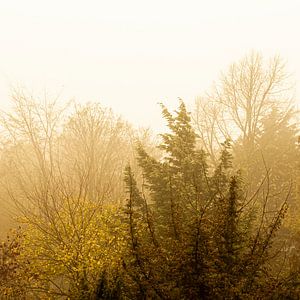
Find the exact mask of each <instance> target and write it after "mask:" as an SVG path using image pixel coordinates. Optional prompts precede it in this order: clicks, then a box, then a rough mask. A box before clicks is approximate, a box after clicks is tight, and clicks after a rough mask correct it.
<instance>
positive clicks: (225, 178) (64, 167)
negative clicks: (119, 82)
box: [0, 52, 300, 300]
mask: <svg viewBox="0 0 300 300" xmlns="http://www.w3.org/2000/svg"><path fill="white" fill-rule="evenodd" d="M293 91H294V90H293V84H292V79H291V77H290V76H289V74H288V72H287V70H286V66H285V63H284V62H283V60H282V59H281V58H280V57H273V58H264V57H263V56H262V55H260V54H259V53H256V52H252V53H250V54H248V55H246V56H245V57H244V58H242V59H241V60H238V61H237V62H236V63H233V64H232V65H231V66H229V68H228V69H227V70H226V71H224V72H223V73H222V74H221V76H220V78H219V80H218V81H217V82H216V83H214V84H213V87H212V88H211V90H210V91H209V92H207V93H206V94H205V95H204V96H201V97H198V98H196V100H195V103H194V104H193V105H187V104H185V102H184V100H182V99H179V101H178V108H177V110H176V111H174V112H172V111H170V110H169V109H168V107H167V106H166V105H164V104H160V105H161V111H162V117H163V118H164V120H165V123H166V129H165V133H162V134H160V135H159V136H155V135H154V134H153V133H152V131H151V130H150V129H136V128H135V127H134V126H133V125H131V124H130V123H129V122H128V121H126V120H124V119H123V118H121V117H119V116H118V115H116V114H115V113H114V112H113V111H112V110H111V109H109V108H105V107H103V106H102V105H101V104H99V103H90V104H86V105H79V104H77V103H74V102H71V103H68V104H65V105H64V106H63V105H61V103H60V102H59V101H58V100H55V99H54V100H53V99H47V97H44V98H39V99H37V98H35V97H33V96H31V95H30V94H28V93H26V91H24V90H22V89H14V90H13V91H12V95H11V98H12V105H13V110H12V111H11V112H1V113H0V127H1V135H0V145H1V147H0V239H1V242H0V299H72V300H73V299H74V300H75V299H78V300H79V299H83V300H84V299H91V300H92V299H95V300H96V299H300V152H299V150H300V148H299V147H300V139H299V121H298V120H299V119H298V118H299V111H298V110H297V102H296V100H295V99H294V94H293ZM133 109H134V108H133Z"/></svg>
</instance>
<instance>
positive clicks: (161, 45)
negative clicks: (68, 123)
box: [0, 0, 300, 128]
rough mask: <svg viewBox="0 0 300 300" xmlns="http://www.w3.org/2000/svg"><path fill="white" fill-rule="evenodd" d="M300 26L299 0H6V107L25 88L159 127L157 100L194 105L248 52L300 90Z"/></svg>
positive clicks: (2, 77)
mask: <svg viewBox="0 0 300 300" xmlns="http://www.w3.org/2000/svg"><path fill="white" fill-rule="evenodd" d="M299 29H300V0H282V1H277V0H260V1H259V0H247V1H246V0H239V1H238V0H207V1H202V0H198V1H189V0H185V1H176V0H159V1H157V0H152V1H143V0H128V1H127V0H126V1H125V0H123V1H122V0H119V1H113V0H106V1H102V0H98V1H91V0H85V1H79V0H72V1H69V0H47V1H46V0H26V1H25V0H18V1H17V0H0V39H1V46H0V109H6V108H7V103H8V99H9V93H10V87H11V86H16V85H18V86H24V87H26V88H27V89H28V90H30V91H33V92H34V93H36V94H39V93H43V92H44V91H45V90H46V91H47V92H48V93H49V95H57V94H61V99H62V100H69V99H71V98H75V99H76V100H77V101H80V102H87V101H99V102H101V103H103V104H104V105H105V106H110V107H112V108H113V109H114V111H116V112H117V113H121V114H123V115H124V116H125V117H126V118H127V119H129V120H130V121H132V122H134V123H136V124H137V125H143V126H152V127H153V128H159V126H161V124H162V121H161V117H160V108H159V107H158V105H157V104H156V103H157V102H160V101H162V102H164V103H165V104H166V105H168V106H171V107H172V108H173V107H175V106H176V104H177V97H181V98H183V99H185V100H186V101H187V102H190V103H191V102H193V100H194V98H195V97H196V96H197V95H199V94H203V93H204V92H205V90H208V89H209V87H210V86H211V84H212V82H213V81H214V80H217V79H218V76H219V73H220V71H221V70H224V69H226V67H227V66H228V65H229V64H230V63H232V62H234V61H236V60H239V59H240V58H241V57H242V56H243V55H245V54H247V53H248V52H249V51H250V50H257V51H260V52H261V53H262V54H263V55H264V56H265V57H269V56H271V55H274V54H280V55H281V56H282V57H283V58H284V59H285V60H287V63H288V68H289V71H290V72H291V73H292V75H293V78H294V79H295V81H296V86H297V85H298V86H299V82H300V42H299ZM296 95H297V97H298V98H299V96H300V93H299V92H297V94H296Z"/></svg>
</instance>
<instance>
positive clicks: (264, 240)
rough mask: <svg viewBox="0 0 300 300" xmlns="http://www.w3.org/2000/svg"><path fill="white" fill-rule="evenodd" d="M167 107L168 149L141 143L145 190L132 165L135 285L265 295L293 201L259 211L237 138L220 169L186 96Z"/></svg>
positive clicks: (165, 291) (161, 292) (161, 294)
mask: <svg viewBox="0 0 300 300" xmlns="http://www.w3.org/2000/svg"><path fill="white" fill-rule="evenodd" d="M162 112H163V116H164V118H165V119H166V121H167V124H168V127H169V132H168V133H166V134H162V135H161V137H162V143H161V145H160V146H159V148H160V149H162V150H163V151H164V153H165V155H164V157H163V158H162V159H161V160H156V159H154V158H153V157H151V156H150V155H149V154H148V153H147V152H146V151H145V150H144V149H143V147H142V146H141V145H138V148H137V151H138V162H139V165H140V167H141V168H142V170H143V176H144V180H145V184H144V186H142V192H140V191H139V189H138V187H137V183H136V181H135V180H134V176H133V174H132V172H131V170H130V167H128V168H127V169H126V172H125V183H126V186H127V192H128V200H127V208H126V215H127V217H126V220H127V221H126V222H127V224H128V236H129V238H128V253H127V256H126V257H125V259H124V268H125V271H126V272H125V273H126V274H127V278H126V280H125V281H126V282H127V284H128V286H130V287H131V288H129V289H128V290H131V292H132V291H134V294H135V295H138V296H137V298H138V299H149V298H151V299H244V298H251V299H253V298H254V299H255V298H256V297H255V293H256V292H257V291H259V293H260V294H259V296H262V295H264V293H266V290H268V291H269V290H270V289H271V288H270V286H272V285H273V284H277V283H278V280H279V279H278V278H279V277H276V276H275V275H274V276H273V275H272V273H271V270H270V269H269V268H268V267H267V263H269V261H270V259H271V255H270V249H271V247H272V243H273V240H274V238H275V235H276V232H277V230H278V228H279V227H280V225H281V221H282V218H283V217H284V215H285V211H286V204H285V202H284V203H283V205H282V206H281V208H280V210H279V211H278V212H274V214H273V215H272V217H271V218H270V217H268V218H267V217H266V214H265V211H262V212H260V213H259V214H257V217H255V214H254V213H253V212H255V211H254V210H253V202H255V200H256V199H255V197H252V198H249V197H248V195H247V194H246V193H245V192H244V190H243V183H242V178H241V175H240V173H239V172H237V173H236V172H234V171H233V166H232V154H231V144H230V142H229V141H225V142H224V144H223V149H222V151H221V155H220V158H219V164H218V166H217V167H216V168H215V169H214V170H212V169H210V168H209V166H208V164H207V162H206V154H205V152H204V151H203V150H201V149H197V148H196V144H197V143H196V139H197V135H196V134H195V132H194V130H193V128H192V126H191V120H190V115H189V113H188V112H187V110H186V107H185V104H184V103H183V102H182V101H181V102H180V105H179V109H178V111H176V112H175V116H174V115H172V114H171V113H170V112H169V111H168V110H167V108H166V107H165V106H163V105H162ZM146 196H147V197H146ZM147 198H148V199H147ZM267 198H268V195H266V202H267V201H268V199H267ZM266 274H267V275H266ZM274 278H277V279H274ZM276 280H277V281H276ZM274 282H275V283H274ZM258 298H259V297H258Z"/></svg>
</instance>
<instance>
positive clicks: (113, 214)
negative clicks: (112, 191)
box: [21, 199, 125, 299]
mask: <svg viewBox="0 0 300 300" xmlns="http://www.w3.org/2000/svg"><path fill="white" fill-rule="evenodd" d="M23 222H24V223H25V225H26V226H25V227H26V230H25V236H24V243H23V246H24V247H23V249H24V250H23V252H22V253H21V255H22V256H23V257H24V259H27V260H29V261H30V266H31V272H32V274H34V275H32V276H34V278H36V279H35V280H33V281H32V289H33V290H34V289H36V290H40V291H42V292H46V293H48V294H49V293H50V294H51V295H53V297H54V298H56V299H57V297H58V296H59V295H60V296H64V297H66V298H67V297H71V298H72V299H74V297H75V298H76V297H78V298H79V297H80V293H82V291H84V292H85V293H93V291H94V290H95V288H96V285H97V282H98V281H99V278H100V276H101V274H103V273H105V275H106V276H107V277H108V281H109V280H110V279H111V280H113V277H114V275H115V272H116V270H118V269H120V268H119V267H118V266H119V264H120V260H121V255H122V252H123V251H124V247H125V242H124V238H123V237H124V232H125V225H124V224H123V223H122V220H121V216H120V210H119V209H118V208H117V207H115V206H113V205H107V206H104V207H103V206H99V205H97V204H95V203H93V202H91V201H87V200H74V199H66V200H64V201H63V202H62V203H61V204H60V206H59V209H58V208H57V207H56V208H53V207H52V208H51V209H50V208H49V214H48V215H43V216H36V217H35V218H34V219H31V220H27V221H23ZM48 297H49V295H48Z"/></svg>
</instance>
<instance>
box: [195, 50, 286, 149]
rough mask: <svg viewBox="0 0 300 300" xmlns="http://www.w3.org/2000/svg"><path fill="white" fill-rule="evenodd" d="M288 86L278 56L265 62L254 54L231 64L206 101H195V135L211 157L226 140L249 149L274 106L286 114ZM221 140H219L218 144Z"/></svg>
mask: <svg viewBox="0 0 300 300" xmlns="http://www.w3.org/2000/svg"><path fill="white" fill-rule="evenodd" d="M291 87H292V86H291V84H290V81H289V76H288V74H287V72H286V69H285V64H284V62H283V61H282V59H281V58H280V57H279V56H276V57H274V58H272V59H270V60H269V62H268V63H267V62H266V61H265V60H264V59H263V57H262V56H261V55H260V54H259V53H256V52H252V53H250V54H249V55H247V56H245V57H244V58H243V59H242V60H240V61H239V62H237V63H234V64H232V65H231V66H230V67H229V69H228V71H227V72H226V73H222V75H221V79H220V82H219V84H216V85H215V86H214V88H213V91H212V92H211V93H210V94H208V95H207V97H206V100H205V101H203V99H197V100H196V110H195V112H194V114H193V119H194V123H195V125H196V128H197V133H198V134H199V135H200V136H201V137H202V140H203V142H204V143H205V144H206V146H205V147H206V148H207V150H208V152H209V153H210V154H213V152H214V151H215V148H216V147H215V145H219V144H220V142H223V140H224V139H225V138H231V139H232V140H236V139H237V137H240V138H241V140H242V143H244V144H247V145H248V146H251V145H253V144H254V142H255V139H256V137H257V135H258V133H259V131H260V129H261V120H262V119H263V118H264V117H265V116H266V115H267V114H268V113H270V111H271V110H272V108H274V107H278V108H280V110H283V111H288V110H289V108H290V106H291V101H292V99H291V95H290V93H289V92H290V91H291ZM220 139H221V141H220Z"/></svg>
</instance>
